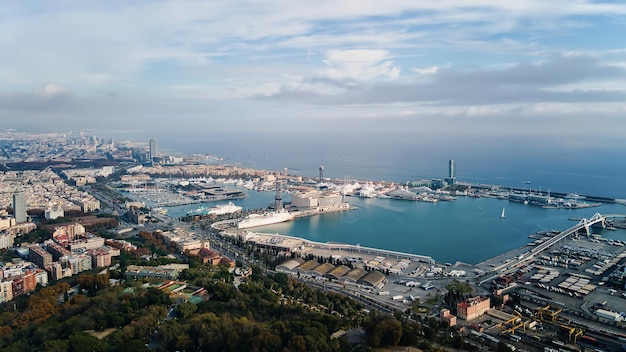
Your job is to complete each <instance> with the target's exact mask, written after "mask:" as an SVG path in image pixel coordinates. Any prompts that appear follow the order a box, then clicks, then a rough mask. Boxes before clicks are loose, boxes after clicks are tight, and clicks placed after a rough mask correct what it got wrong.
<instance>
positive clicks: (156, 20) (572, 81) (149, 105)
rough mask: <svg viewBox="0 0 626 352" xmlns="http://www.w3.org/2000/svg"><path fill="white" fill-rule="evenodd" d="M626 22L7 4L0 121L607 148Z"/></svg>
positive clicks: (454, 5) (617, 142)
mask: <svg viewBox="0 0 626 352" xmlns="http://www.w3.org/2000/svg"><path fill="white" fill-rule="evenodd" d="M625 14H626V5H625V4H621V3H618V2H611V1H577V2H573V3H572V2H571V1H556V2H555V1H552V2H549V3H546V2H542V1H538V0H532V1H525V2H524V3H523V4H520V3H519V2H514V1H501V2H499V3H497V4H492V3H490V2H485V1H478V0H476V1H445V2H437V3H431V2H424V1H419V2H408V3H407V2H404V1H398V2H395V1H392V2H385V3H384V4H382V3H380V2H351V1H344V2H339V3H336V2H322V3H315V4H312V3H307V2H302V3H300V4H294V3H293V2H289V3H287V2H281V1H267V2H245V1H238V2H234V3H228V4H214V3H203V2H183V1H176V2H168V1H160V2H149V3H141V2H140V3H125V2H107V3H106V4H101V3H89V2H88V3H83V2H71V1H69V2H64V3H63V4H59V3H54V4H48V3H43V2H41V3H28V4H10V5H7V4H4V5H1V6H0V15H2V16H3V18H5V19H6V20H4V21H2V23H1V24H0V29H1V30H2V33H6V34H5V35H4V36H0V45H2V47H3V48H5V49H6V50H4V52H5V54H4V55H2V57H1V58H0V63H1V64H2V65H1V66H2V67H3V69H2V70H0V82H2V83H1V84H0V112H1V113H0V121H1V122H2V125H3V126H6V128H20V129H25V128H26V127H31V128H33V126H36V127H35V128H36V129H39V130H59V129H65V130H75V131H76V130H83V129H84V130H93V131H103V133H106V132H107V131H114V132H117V133H120V134H123V133H134V132H136V131H145V132H147V133H153V134H152V135H154V136H155V139H161V136H162V135H163V134H171V135H172V136H179V135H182V134H189V135H197V136H202V135H205V134H206V133H207V131H214V132H218V133H226V134H230V135H233V134H235V133H243V134H245V133H252V131H254V132H255V133H285V132H286V133H306V132H309V131H313V132H314V131H322V132H323V131H327V130H329V127H332V128H330V130H332V129H342V130H343V131H346V130H345V129H347V128H349V130H348V131H346V133H353V134H362V133H375V132H379V133H380V132H382V133H392V132H394V131H397V126H398V125H402V131H401V132H398V133H404V134H406V135H414V136H418V137H419V138H423V139H425V140H432V139H433V138H440V137H441V136H442V135H444V134H446V135H459V136H461V135H466V134H473V135H474V136H476V137H481V136H488V135H494V134H496V135H500V136H504V137H503V138H506V137H507V136H515V137H519V136H520V135H525V137H527V138H529V139H537V140H540V139H541V138H545V137H547V136H551V137H553V138H554V139H555V140H554V143H555V144H559V145H562V146H563V147H564V148H568V147H598V148H615V147H616V146H623V145H624V142H623V139H622V138H621V134H620V132H621V131H623V130H624V128H626V125H625V124H626V122H623V119H622V118H621V116H622V115H623V113H624V111H625V109H626V108H625V107H624V104H623V102H624V100H626V87H625V86H624V83H623V82H624V80H623V78H624V77H625V76H626V68H625V67H626V50H625V48H624V45H623V43H622V42H623V41H622V40H620V35H619V33H622V32H623V30H624V24H625V21H624V19H625ZM153 122H157V123H153ZM590 126H596V128H590ZM602 126H611V128H603V127H602ZM442 129H445V131H443V130H442ZM555 132H558V133H555ZM159 133H160V134H159ZM326 138H330V137H326ZM454 142H455V141H454V140H451V143H454Z"/></svg>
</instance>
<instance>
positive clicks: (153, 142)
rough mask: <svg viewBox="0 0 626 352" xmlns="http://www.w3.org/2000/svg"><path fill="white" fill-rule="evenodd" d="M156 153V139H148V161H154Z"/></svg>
mask: <svg viewBox="0 0 626 352" xmlns="http://www.w3.org/2000/svg"><path fill="white" fill-rule="evenodd" d="M157 153H158V150H157V141H156V139H151V140H150V161H154V158H156V156H157Z"/></svg>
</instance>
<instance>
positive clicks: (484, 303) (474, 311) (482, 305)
mask: <svg viewBox="0 0 626 352" xmlns="http://www.w3.org/2000/svg"><path fill="white" fill-rule="evenodd" d="M489 304H490V300H489V298H484V297H473V298H469V299H467V300H465V301H463V302H461V303H459V304H457V306H456V311H457V312H456V313H457V316H458V317H459V318H460V319H465V320H473V319H476V318H478V317H480V316H481V315H483V314H485V312H486V311H487V310H489Z"/></svg>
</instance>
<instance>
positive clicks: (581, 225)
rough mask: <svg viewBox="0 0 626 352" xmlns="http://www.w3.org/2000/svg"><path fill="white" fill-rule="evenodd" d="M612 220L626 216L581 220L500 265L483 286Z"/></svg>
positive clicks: (599, 215) (604, 216)
mask: <svg viewBox="0 0 626 352" xmlns="http://www.w3.org/2000/svg"><path fill="white" fill-rule="evenodd" d="M609 218H612V219H615V218H624V219H626V215H620V214H607V215H602V214H600V213H595V214H594V215H593V216H592V217H591V218H590V219H584V218H583V219H581V220H580V221H579V222H578V224H576V225H574V226H572V227H570V228H569V229H567V230H565V231H562V232H561V233H559V234H558V235H556V236H554V237H551V238H550V239H549V240H547V241H545V242H544V243H542V244H540V245H537V246H536V247H534V248H533V249H531V250H530V251H528V252H526V253H524V254H523V255H520V256H519V257H517V258H516V259H515V260H513V261H510V262H508V263H504V264H502V265H499V266H497V267H495V268H493V273H494V274H495V275H493V276H491V277H489V278H487V279H484V280H481V282H480V283H481V284H482V283H484V282H486V281H488V280H492V279H494V278H495V277H497V276H499V275H501V274H504V272H505V271H506V270H510V269H514V268H517V267H519V266H521V265H522V264H523V263H526V262H529V261H531V260H532V259H533V258H534V257H535V256H537V255H539V254H541V253H542V252H543V251H545V250H546V249H548V248H550V247H552V246H553V245H554V244H556V243H558V242H560V241H562V240H563V239H565V238H567V237H568V236H570V235H574V234H577V233H578V232H579V231H581V230H584V231H585V233H586V234H587V236H589V235H591V230H590V228H591V227H592V226H594V225H601V226H602V227H603V228H604V227H606V220H607V219H609Z"/></svg>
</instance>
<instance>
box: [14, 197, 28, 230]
mask: <svg viewBox="0 0 626 352" xmlns="http://www.w3.org/2000/svg"><path fill="white" fill-rule="evenodd" d="M13 216H15V222H16V223H22V222H26V220H27V219H26V198H25V197H24V191H22V190H16V191H15V192H14V193H13Z"/></svg>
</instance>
